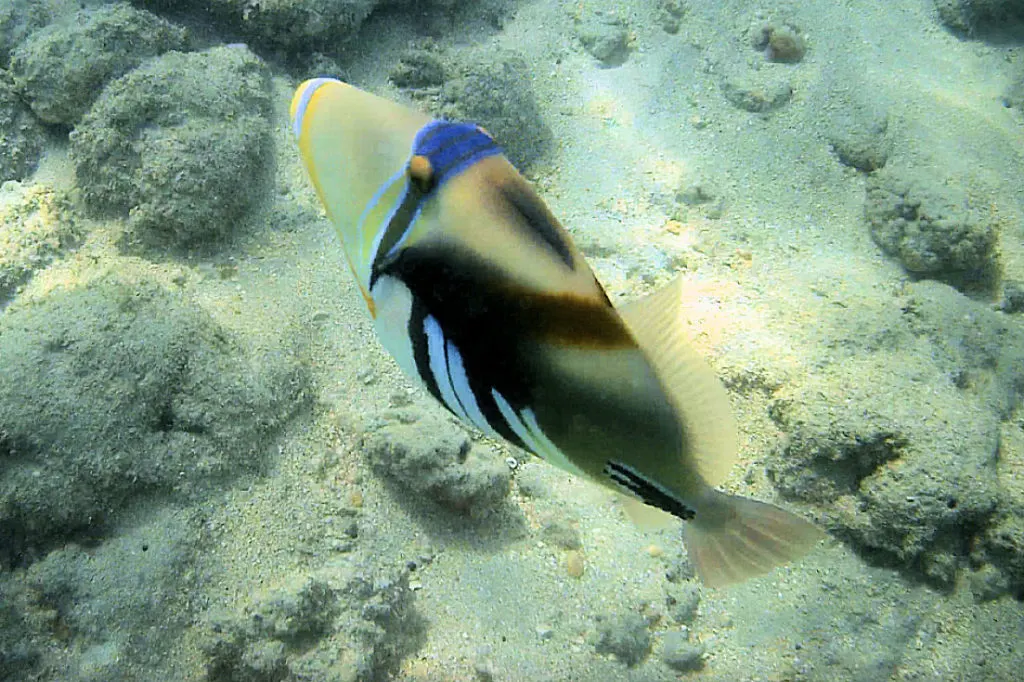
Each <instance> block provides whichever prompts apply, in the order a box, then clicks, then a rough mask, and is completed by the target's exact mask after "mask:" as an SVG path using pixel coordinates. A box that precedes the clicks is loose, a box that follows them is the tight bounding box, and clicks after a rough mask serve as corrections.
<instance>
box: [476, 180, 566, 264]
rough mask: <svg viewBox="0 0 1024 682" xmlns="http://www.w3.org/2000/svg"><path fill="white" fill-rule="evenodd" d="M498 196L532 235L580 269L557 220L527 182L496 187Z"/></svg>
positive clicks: (559, 256) (560, 258)
mask: <svg viewBox="0 0 1024 682" xmlns="http://www.w3.org/2000/svg"><path fill="white" fill-rule="evenodd" d="M495 189H496V190H497V191H498V194H499V196H500V197H501V199H503V200H504V201H505V202H506V203H507V204H508V205H509V206H511V207H512V208H513V209H514V210H515V212H516V214H517V215H518V216H519V217H520V218H522V220H523V222H524V223H525V226H526V228H527V231H528V232H529V234H530V236H531V237H532V238H534V239H537V240H539V241H540V243H541V244H543V245H544V246H546V247H547V248H549V249H551V251H553V252H554V253H555V255H556V256H557V257H558V258H559V260H561V261H562V262H563V263H565V265H566V266H567V267H568V268H569V269H570V270H575V269H576V267H577V264H576V261H575V259H574V258H573V255H572V249H571V248H570V246H569V244H568V242H566V240H565V238H564V236H563V233H562V231H561V229H560V228H559V226H558V223H557V219H556V218H555V217H554V216H553V215H551V211H550V210H548V207H547V205H545V204H544V202H543V200H541V198H540V197H539V196H537V194H536V193H535V192H534V191H533V190H532V188H531V187H530V186H529V185H528V184H527V183H526V182H525V181H521V180H520V181H519V182H515V181H512V182H503V183H501V184H498V185H496V187H495Z"/></svg>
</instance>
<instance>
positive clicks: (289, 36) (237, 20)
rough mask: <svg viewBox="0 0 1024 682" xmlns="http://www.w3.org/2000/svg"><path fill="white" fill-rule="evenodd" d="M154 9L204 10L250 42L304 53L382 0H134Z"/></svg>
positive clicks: (342, 37)
mask: <svg viewBox="0 0 1024 682" xmlns="http://www.w3.org/2000/svg"><path fill="white" fill-rule="evenodd" d="M133 2H134V4H136V5H138V6H140V7H146V8H149V9H152V10H154V11H163V10H168V11H173V12H180V11H181V10H182V9H190V10H193V11H197V12H202V13H203V15H204V16H207V17H209V18H211V19H213V21H214V22H215V23H216V24H217V25H218V26H220V27H221V28H223V29H227V30H229V31H231V32H233V33H236V34H240V35H241V36H243V37H244V38H245V39H246V40H247V41H249V42H250V43H251V44H252V45H253V46H254V47H257V48H260V49H269V50H285V51H295V52H303V53H308V52H312V51H317V50H331V49H337V48H338V47H339V46H341V45H343V44H344V43H345V41H346V40H348V39H350V38H352V37H353V36H354V35H355V34H356V32H357V31H358V30H359V27H360V26H362V24H363V21H364V20H365V19H366V18H367V17H368V16H370V13H371V12H372V11H373V10H374V9H375V8H376V7H377V6H378V5H380V4H384V3H382V2H381V0H259V1H258V2H255V1H254V0H133Z"/></svg>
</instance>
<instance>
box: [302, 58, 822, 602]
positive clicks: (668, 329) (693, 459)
mask: <svg viewBox="0 0 1024 682" xmlns="http://www.w3.org/2000/svg"><path fill="white" fill-rule="evenodd" d="M290 113H291V123H292V128H293V133H294V136H295V139H296V141H297V145H298V151H299V156H300V158H301V161H302V164H303V166H304V167H305V170H306V173H307V175H308V177H309V179H310V181H311V182H312V185H313V188H314V189H315V191H316V194H317V196H318V197H319V199H320V202H321V203H322V205H323V208H324V210H325V212H326V214H327V217H328V219H329V220H330V222H331V223H332V224H333V226H334V228H335V230H336V231H337V233H338V236H339V238H340V241H341V246H342V250H343V251H344V254H345V260H346V261H347V263H348V267H349V269H350V270H351V271H352V274H353V276H354V278H355V281H356V284H357V286H358V288H359V292H360V294H361V295H362V298H363V300H364V301H365V302H366V307H367V309H368V311H369V313H370V316H371V317H372V318H373V325H374V329H375V331H376V334H377V337H378V338H379V340H380V342H381V344H382V345H383V346H384V348H385V349H387V351H388V352H389V353H390V354H391V355H392V356H393V357H394V359H395V361H396V362H397V363H398V365H399V366H400V368H401V369H402V370H403V371H404V373H405V374H406V375H408V376H409V377H410V378H411V379H412V380H413V381H415V382H416V383H418V384H420V385H422V386H423V387H425V389H426V391H427V392H429V393H430V394H431V395H432V396H433V397H434V398H435V399H436V400H437V401H438V402H440V403H441V404H442V405H443V406H444V407H445V408H447V410H448V411H450V412H451V413H452V414H454V415H455V416H456V417H458V419H459V420H461V421H462V422H464V423H465V424H466V425H468V426H470V427H473V428H475V429H477V430H479V431H480V432H482V433H484V434H486V435H487V436H489V437H492V438H498V439H504V440H505V441H508V442H509V443H511V444H512V445H514V446H516V447H518V448H521V449H523V450H526V451H528V452H531V453H533V454H534V455H536V456H538V457H540V458H541V459H543V460H545V461H546V462H548V463H550V464H552V465H554V466H556V467H558V468H561V469H563V470H565V471H567V472H569V473H571V474H575V475H578V476H582V477H585V478H587V479H590V480H592V481H595V482H597V483H599V484H601V485H604V486H605V487H607V488H610V489H612V490H614V491H616V492H618V493H620V494H623V495H625V496H626V497H627V498H629V499H631V500H633V501H634V505H633V507H634V515H635V516H636V517H637V518H641V517H643V514H642V513H640V511H641V510H644V509H651V510H657V511H655V512H654V513H655V514H656V515H660V516H662V517H666V516H669V515H670V516H671V517H672V518H673V520H675V519H682V521H683V522H684V523H683V529H684V530H683V534H682V538H683V544H684V545H685V547H686V550H687V555H688V557H689V559H690V562H691V563H692V565H693V566H694V568H695V571H696V574H697V576H698V577H699V578H700V579H701V580H702V582H703V583H704V584H705V585H708V586H711V587H719V586H724V585H728V584H731V583H736V582H740V581H742V580H746V579H747V578H750V577H753V576H756V575H761V574H764V573H767V572H769V571H770V570H772V569H773V568H774V567H776V566H778V565H780V564H784V563H787V562H790V561H793V560H795V559H797V558H799V557H801V556H802V555H804V554H805V553H806V552H808V551H809V550H811V549H812V548H813V547H814V545H815V544H816V543H817V542H818V541H819V540H820V539H821V538H822V537H823V533H822V531H821V530H819V529H818V527H817V526H815V525H814V524H813V523H811V522H810V521H808V520H805V519H804V518H802V517H800V516H798V515H796V514H793V513H791V512H789V511H786V510H784V509H782V508H780V507H777V506H775V505H772V504H769V503H766V502H761V501H757V500H753V499H749V498H745V497H740V496H736V495H732V494H728V493H726V492H723V491H720V490H719V489H718V488H717V487H716V486H719V485H721V484H722V483H723V481H724V480H725V478H726V477H727V476H728V473H729V471H730V469H731V468H732V466H733V465H734V463H735V462H736V460H737V458H738V446H737V435H736V434H737V428H736V424H735V421H734V419H733V415H732V410H731V406H730V404H729V396H728V393H727V391H726V389H725V388H724V386H723V385H722V383H721V382H720V381H719V380H718V378H717V376H716V375H715V373H714V371H713V370H712V369H711V367H710V366H709V365H708V364H707V363H706V362H705V361H704V360H703V358H702V357H701V356H700V354H699V353H698V352H697V351H696V350H695V349H694V348H693V347H692V344H690V343H689V341H688V340H687V338H686V335H685V334H684V333H683V331H682V330H683V322H682V296H683V293H684V290H683V288H682V287H683V284H682V279H681V278H678V277H677V278H676V279H675V280H674V281H673V282H672V283H671V284H669V285H668V286H666V287H663V288H662V289H660V290H657V291H655V292H654V293H652V294H650V295H648V296H646V297H644V298H641V299H639V300H637V301H634V302H631V303H629V304H626V305H623V306H621V307H618V308H617V307H616V306H614V305H613V304H612V302H611V299H610V298H609V297H608V295H607V293H606V292H605V289H604V288H603V287H602V285H601V284H600V283H599V282H598V280H597V277H596V276H595V274H594V272H593V270H592V269H591V268H590V266H589V264H588V263H587V261H586V259H585V258H584V256H583V254H582V253H581V252H580V250H579V249H578V248H577V246H576V245H575V243H574V242H573V240H572V239H571V237H570V235H569V233H568V232H567V231H566V229H565V228H564V227H563V226H562V225H561V223H560V222H559V221H558V219H557V218H556V217H555V216H554V215H553V214H552V212H551V211H550V209H549V208H548V207H547V205H546V204H545V203H544V201H543V199H541V197H540V196H539V195H538V193H537V191H536V190H535V189H534V188H533V186H532V185H531V184H530V183H529V182H528V181H527V180H526V179H525V178H524V177H523V176H522V175H521V174H520V173H519V171H518V170H517V169H516V168H515V167H514V166H513V164H512V163H511V162H510V161H509V160H508V159H507V158H506V156H505V154H504V153H503V151H502V149H501V147H500V146H499V145H498V143H497V142H496V141H495V140H494V139H493V138H492V137H491V135H490V134H488V133H487V131H486V130H485V129H484V128H483V127H481V126H479V125H476V124H473V123H467V122H459V121H451V120H446V119H434V118H432V117H430V116H428V115H426V114H424V113H421V112H419V111H417V110H415V109H413V108H411V107H408V106H405V105H403V104H400V103H397V102H394V101H391V100H389V99H386V98H383V97H379V96H377V95H374V94H372V93H370V92H367V91H365V90H362V89H360V88H357V87H355V86H353V85H350V84H347V83H344V82H342V81H339V80H336V79H332V78H314V79H310V80H307V81H305V82H304V83H302V84H301V85H300V86H299V87H298V88H297V90H296V91H295V94H294V97H293V99H292V102H291V107H290ZM523 134H529V131H523Z"/></svg>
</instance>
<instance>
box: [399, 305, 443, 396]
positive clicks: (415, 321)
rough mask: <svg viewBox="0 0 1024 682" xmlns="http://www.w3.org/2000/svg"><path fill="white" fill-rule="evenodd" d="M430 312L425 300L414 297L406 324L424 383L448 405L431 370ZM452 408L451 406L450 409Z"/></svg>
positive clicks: (413, 353)
mask: <svg viewBox="0 0 1024 682" xmlns="http://www.w3.org/2000/svg"><path fill="white" fill-rule="evenodd" d="M428 315H429V312H428V310H427V307H426V306H425V305H423V302H422V301H421V300H420V299H419V298H417V297H416V296H413V297H412V308H411V310H410V311H409V322H408V324H407V325H406V333H407V334H408V335H409V341H410V342H411V343H412V356H413V360H414V361H415V362H416V371H417V373H418V374H419V375H420V379H422V380H423V383H424V385H425V386H426V387H427V390H428V391H429V392H430V395H432V396H434V398H436V399H437V401H438V402H439V403H441V404H442V405H444V406H445V407H448V405H447V403H445V401H444V398H443V397H442V396H441V388H440V386H438V385H437V379H436V378H435V377H434V373H433V372H432V371H431V370H430V350H429V348H428V344H427V332H426V321H427V316H428ZM450 409H451V408H449V410H450Z"/></svg>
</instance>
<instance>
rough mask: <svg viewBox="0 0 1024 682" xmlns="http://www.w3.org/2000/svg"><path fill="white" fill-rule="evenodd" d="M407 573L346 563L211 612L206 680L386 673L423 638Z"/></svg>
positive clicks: (203, 643) (352, 677) (336, 679)
mask: <svg viewBox="0 0 1024 682" xmlns="http://www.w3.org/2000/svg"><path fill="white" fill-rule="evenodd" d="M422 635H423V623H422V619H421V618H420V616H419V614H418V613H417V612H416V609H415V605H414V603H413V592H412V590H410V589H409V576H408V572H407V571H406V570H404V569H402V570H388V569H381V568H378V567H374V566H356V565H351V564H346V565H338V566H333V567H332V569H331V570H330V571H324V572H323V575H322V576H321V575H314V576H306V577H303V578H298V579H295V580H291V581H289V583H288V584H286V585H283V586H279V587H276V588H274V589H272V590H268V591H267V593H265V594H258V595H255V596H254V598H253V600H252V602H251V603H250V604H248V605H247V606H246V607H245V609H244V612H242V613H234V614H223V613H221V614H214V615H212V616H211V617H210V618H209V620H208V623H207V628H206V632H205V633H204V634H203V637H202V639H200V641H199V646H200V649H201V650H202V651H203V652H204V654H205V655H206V658H207V662H206V678H205V679H207V680H209V681H210V682H232V681H234V680H285V679H295V680H330V681H331V682H358V681H361V680H377V679H389V678H388V675H389V673H392V672H394V670H395V669H396V667H397V666H398V664H399V663H401V660H402V658H403V657H404V656H405V655H407V654H408V653H409V652H411V651H413V650H415V649H416V648H417V647H418V646H420V644H421V643H422Z"/></svg>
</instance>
